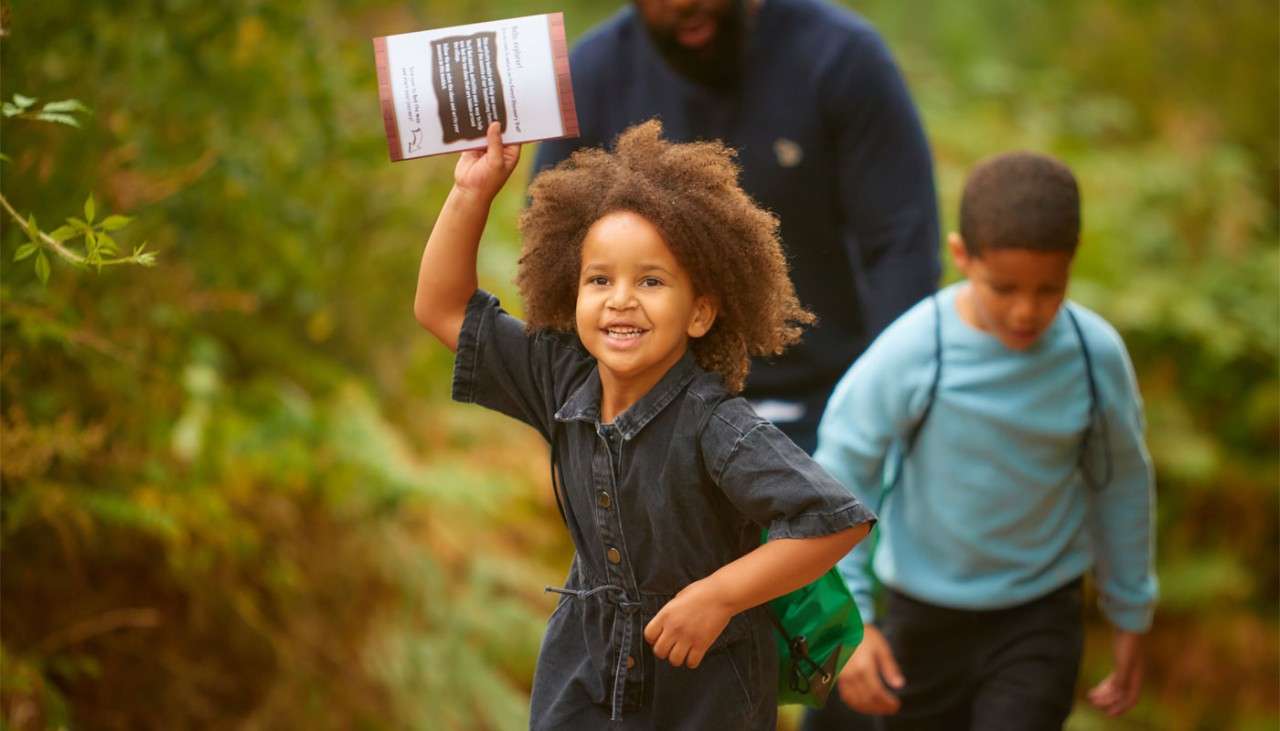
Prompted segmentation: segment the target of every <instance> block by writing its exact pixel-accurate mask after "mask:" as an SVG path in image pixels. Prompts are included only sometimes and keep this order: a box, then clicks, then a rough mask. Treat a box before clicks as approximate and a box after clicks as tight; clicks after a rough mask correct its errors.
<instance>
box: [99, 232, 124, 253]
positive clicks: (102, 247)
mask: <svg viewBox="0 0 1280 731" xmlns="http://www.w3.org/2000/svg"><path fill="white" fill-rule="evenodd" d="M98 251H99V252H101V253H103V254H119V253H120V249H119V248H118V247H117V246H116V240H115V239H113V238H111V237H110V236H109V235H107V234H98Z"/></svg>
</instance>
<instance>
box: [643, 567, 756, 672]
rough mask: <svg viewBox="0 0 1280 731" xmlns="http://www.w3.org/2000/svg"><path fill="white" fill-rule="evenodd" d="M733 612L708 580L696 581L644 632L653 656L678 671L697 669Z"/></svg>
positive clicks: (672, 601) (668, 604) (668, 603)
mask: <svg viewBox="0 0 1280 731" xmlns="http://www.w3.org/2000/svg"><path fill="white" fill-rule="evenodd" d="M733 615H734V612H733V610H732V609H731V608H730V607H728V606H727V605H726V604H725V603H724V602H723V601H721V598H720V592H717V591H716V590H715V588H714V584H713V583H712V582H711V581H709V580H707V579H702V580H701V581H695V582H693V583H692V584H690V585H688V586H686V587H685V588H684V589H682V590H681V591H680V593H679V594H676V595H675V597H674V598H673V599H672V600H671V601H669V602H667V604H666V606H664V607H663V608H662V609H660V610H659V611H658V614H657V615H656V616H655V617H654V618H653V619H652V620H650V621H649V624H648V625H646V626H645V628H644V639H645V642H648V643H649V644H650V645H653V654H654V655H657V656H658V658H659V659H662V660H666V661H667V662H669V663H671V664H672V665H673V666H675V667H680V666H682V665H685V666H688V667H689V668H696V667H698V665H699V664H700V663H701V662H702V657H703V656H704V655H706V654H707V649H708V648H710V647H711V643H712V642H715V640H716V638H717V637H719V636H720V633H721V632H723V631H724V628H725V626H726V625H728V624H729V620H730V619H732V618H733Z"/></svg>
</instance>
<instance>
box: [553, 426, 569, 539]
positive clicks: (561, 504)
mask: <svg viewBox="0 0 1280 731" xmlns="http://www.w3.org/2000/svg"><path fill="white" fill-rule="evenodd" d="M559 437H560V422H558V421H555V420H554V419H553V420H552V422H551V493H552V494H553V495H555V496H556V509H557V510H559V511H560V520H563V521H564V524H565V526H566V527H568V526H569V517H568V515H567V514H566V513H565V505H567V504H568V503H569V496H568V495H564V482H563V480H561V479H560V477H561V474H562V470H561V469H560V447H559V442H560V439H559ZM568 510H570V511H572V510H573V506H572V505H569V507H568Z"/></svg>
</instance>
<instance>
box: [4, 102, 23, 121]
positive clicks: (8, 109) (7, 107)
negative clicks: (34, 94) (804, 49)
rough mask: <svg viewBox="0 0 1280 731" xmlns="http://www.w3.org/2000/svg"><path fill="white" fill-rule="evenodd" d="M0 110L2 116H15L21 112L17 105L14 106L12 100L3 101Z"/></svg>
mask: <svg viewBox="0 0 1280 731" xmlns="http://www.w3.org/2000/svg"><path fill="white" fill-rule="evenodd" d="M0 111H3V112H4V116H6V117H16V116H18V115H19V114H22V110H21V109H19V108H18V107H17V106H15V105H14V104H13V103H12V102H5V103H4V105H3V106H0Z"/></svg>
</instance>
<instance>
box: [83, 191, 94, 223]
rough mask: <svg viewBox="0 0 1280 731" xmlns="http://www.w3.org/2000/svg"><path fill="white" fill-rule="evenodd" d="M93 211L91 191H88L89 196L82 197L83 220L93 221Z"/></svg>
mask: <svg viewBox="0 0 1280 731" xmlns="http://www.w3.org/2000/svg"><path fill="white" fill-rule="evenodd" d="M93 213H94V205H93V193H90V194H89V197H88V198H85V199H84V220H85V221H87V222H89V223H93Z"/></svg>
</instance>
